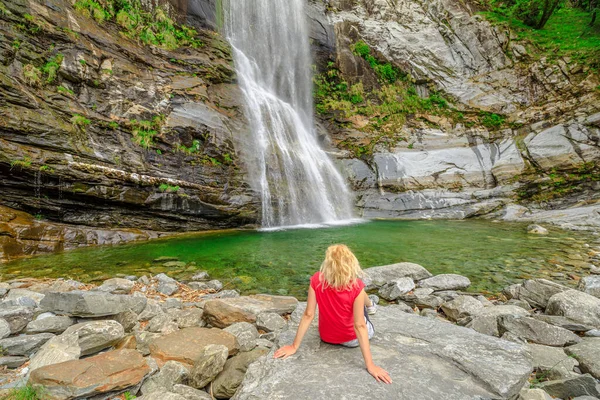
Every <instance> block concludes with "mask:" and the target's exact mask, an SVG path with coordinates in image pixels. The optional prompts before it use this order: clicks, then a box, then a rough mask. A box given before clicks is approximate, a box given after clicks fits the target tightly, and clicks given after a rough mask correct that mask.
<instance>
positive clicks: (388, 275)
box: [363, 262, 432, 290]
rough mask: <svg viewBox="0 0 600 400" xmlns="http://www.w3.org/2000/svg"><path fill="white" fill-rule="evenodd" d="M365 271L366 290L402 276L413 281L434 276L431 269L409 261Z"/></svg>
mask: <svg viewBox="0 0 600 400" xmlns="http://www.w3.org/2000/svg"><path fill="white" fill-rule="evenodd" d="M364 273H365V276H364V277H363V282H364V283H365V286H366V290H371V289H374V288H378V287H381V286H383V285H385V284H386V283H389V282H391V281H394V280H396V279H400V278H405V277H408V278H411V279H412V280H413V281H420V280H421V279H426V278H429V277H431V276H432V275H431V273H430V272H429V271H427V270H426V269H425V268H423V267H422V266H420V265H419V264H413V263H409V262H402V263H397V264H390V265H382V266H380V267H372V268H366V269H365V270H364Z"/></svg>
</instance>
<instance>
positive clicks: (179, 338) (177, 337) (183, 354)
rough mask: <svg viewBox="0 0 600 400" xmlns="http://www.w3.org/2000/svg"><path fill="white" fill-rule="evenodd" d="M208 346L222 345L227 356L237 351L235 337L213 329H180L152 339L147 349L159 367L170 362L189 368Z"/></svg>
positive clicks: (237, 346)
mask: <svg viewBox="0 0 600 400" xmlns="http://www.w3.org/2000/svg"><path fill="white" fill-rule="evenodd" d="M210 344H221V345H224V346H225V347H227V350H228V351H229V355H233V354H236V353H237V352H238V350H239V345H238V343H237V340H236V338H235V336H233V335H232V334H231V333H228V332H225V331H222V330H220V329H215V328H212V329H208V328H185V329H181V330H179V331H177V332H173V333H171V334H169V335H165V336H161V337H158V338H156V339H154V340H153V341H152V342H151V343H150V345H149V348H150V354H151V355H152V357H154V358H155V359H156V362H157V363H158V365H159V366H161V367H162V366H163V365H164V364H165V363H166V362H167V361H171V360H173V361H178V362H180V363H182V364H185V365H186V366H187V367H191V366H193V365H194V363H195V362H196V361H197V360H198V358H199V357H200V355H201V354H202V351H203V350H204V348H205V347H206V346H208V345H210Z"/></svg>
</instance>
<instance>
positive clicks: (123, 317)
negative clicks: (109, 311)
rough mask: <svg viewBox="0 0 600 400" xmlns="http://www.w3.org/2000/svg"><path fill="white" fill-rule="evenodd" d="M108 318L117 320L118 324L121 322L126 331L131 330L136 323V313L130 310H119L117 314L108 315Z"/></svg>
mask: <svg viewBox="0 0 600 400" xmlns="http://www.w3.org/2000/svg"><path fill="white" fill-rule="evenodd" d="M109 319H112V320H113V321H117V322H118V323H119V324H121V326H123V329H124V330H125V332H127V333H128V332H131V331H132V330H133V328H134V327H135V326H136V325H137V323H138V315H137V314H136V313H134V312H133V311H131V310H125V311H123V312H120V313H118V314H117V315H114V316H112V317H109Z"/></svg>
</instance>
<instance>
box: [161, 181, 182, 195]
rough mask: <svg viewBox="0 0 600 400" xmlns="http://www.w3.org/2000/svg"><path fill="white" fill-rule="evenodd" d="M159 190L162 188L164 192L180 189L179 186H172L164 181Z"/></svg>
mask: <svg viewBox="0 0 600 400" xmlns="http://www.w3.org/2000/svg"><path fill="white" fill-rule="evenodd" d="M158 190H160V191H161V192H163V193H164V192H166V193H177V192H178V191H179V186H171V185H167V184H166V183H163V184H161V185H160V186H159V187H158Z"/></svg>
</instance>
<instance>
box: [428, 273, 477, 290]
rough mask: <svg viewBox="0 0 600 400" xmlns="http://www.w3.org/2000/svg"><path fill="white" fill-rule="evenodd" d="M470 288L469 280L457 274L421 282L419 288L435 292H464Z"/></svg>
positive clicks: (435, 277)
mask: <svg viewBox="0 0 600 400" xmlns="http://www.w3.org/2000/svg"><path fill="white" fill-rule="evenodd" d="M469 286H471V281H470V280H469V278H467V277H466V276H462V275H456V274H441V275H436V276H433V277H431V278H427V279H424V280H422V281H419V287H423V288H430V289H433V290H462V289H466V288H468V287H469Z"/></svg>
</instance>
